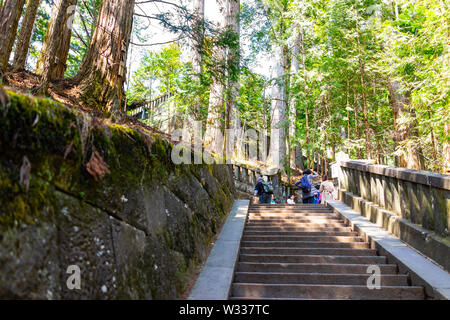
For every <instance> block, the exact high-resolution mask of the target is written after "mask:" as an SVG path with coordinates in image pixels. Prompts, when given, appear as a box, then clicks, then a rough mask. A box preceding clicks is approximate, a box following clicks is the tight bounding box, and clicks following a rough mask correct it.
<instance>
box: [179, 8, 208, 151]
mask: <svg viewBox="0 0 450 320" xmlns="http://www.w3.org/2000/svg"><path fill="white" fill-rule="evenodd" d="M193 2H194V3H193V14H194V22H193V24H192V33H191V37H192V38H191V40H190V43H189V48H188V50H189V51H190V55H191V57H192V59H191V63H192V69H193V71H194V75H193V79H194V81H196V82H199V81H200V80H201V74H202V72H203V70H202V69H203V68H202V60H203V54H202V51H203V45H204V33H205V32H204V28H205V26H204V23H205V0H194V1H193ZM200 115H201V101H200V97H196V98H195V101H194V106H193V110H192V109H191V108H186V111H185V115H184V119H183V138H184V140H192V138H193V132H191V131H192V129H193V126H194V120H199V118H200ZM179 116H181V114H180V113H179ZM185 142H188V141H185ZM190 143H192V141H190Z"/></svg>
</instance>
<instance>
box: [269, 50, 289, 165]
mask: <svg viewBox="0 0 450 320" xmlns="http://www.w3.org/2000/svg"><path fill="white" fill-rule="evenodd" d="M283 54H284V53H283V47H282V46H281V45H276V47H275V57H276V63H275V67H274V72H275V79H276V81H275V83H274V84H273V86H272V103H271V115H272V117H271V124H270V130H271V132H270V148H269V157H268V159H267V162H268V163H269V165H271V166H275V167H278V168H281V167H282V161H283V160H284V157H285V156H286V140H285V138H286V137H285V135H286V133H285V129H284V120H285V116H286V101H285V91H284V79H283V78H284V65H283V62H284V58H283Z"/></svg>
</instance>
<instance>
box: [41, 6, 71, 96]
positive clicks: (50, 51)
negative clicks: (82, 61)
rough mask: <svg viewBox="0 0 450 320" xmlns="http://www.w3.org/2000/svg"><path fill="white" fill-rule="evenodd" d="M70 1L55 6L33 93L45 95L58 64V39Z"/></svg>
mask: <svg viewBox="0 0 450 320" xmlns="http://www.w3.org/2000/svg"><path fill="white" fill-rule="evenodd" d="M72 1H73V0H60V2H59V3H58V4H55V6H56V7H57V14H56V18H55V20H54V23H53V26H49V28H48V30H47V37H48V47H47V49H46V50H45V52H43V53H42V54H43V63H42V74H41V79H40V82H39V85H38V87H37V88H34V89H33V91H34V92H35V93H43V94H45V93H47V89H48V86H49V84H50V80H51V79H52V75H53V72H54V70H55V68H56V65H57V64H58V62H57V60H56V57H57V52H58V49H59V47H60V37H61V33H62V31H63V30H64V28H65V21H66V20H65V17H66V16H67V9H68V8H69V6H70V5H71V4H72Z"/></svg>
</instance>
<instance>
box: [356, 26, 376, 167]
mask: <svg viewBox="0 0 450 320" xmlns="http://www.w3.org/2000/svg"><path fill="white" fill-rule="evenodd" d="M359 37H360V36H359V32H358V36H357V37H356V40H357V43H358V62H359V74H360V77H359V80H360V84H361V90H362V92H361V93H362V98H363V115H364V120H363V121H364V127H365V128H364V133H365V137H366V157H367V159H370V158H371V157H372V151H371V147H370V139H369V117H368V110H367V99H366V92H365V82H364V65H363V62H362V57H361V43H360V41H359Z"/></svg>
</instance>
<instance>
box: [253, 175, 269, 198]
mask: <svg viewBox="0 0 450 320" xmlns="http://www.w3.org/2000/svg"><path fill="white" fill-rule="evenodd" d="M264 183H265V181H264V179H263V177H262V176H259V177H258V179H257V184H256V186H255V191H256V195H257V196H259V203H260V204H261V203H270V194H269V193H267V192H265V191H264Z"/></svg>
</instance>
